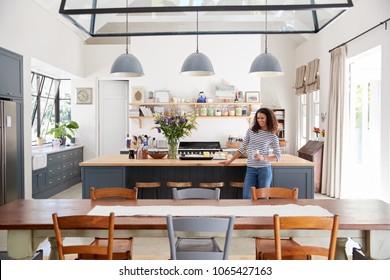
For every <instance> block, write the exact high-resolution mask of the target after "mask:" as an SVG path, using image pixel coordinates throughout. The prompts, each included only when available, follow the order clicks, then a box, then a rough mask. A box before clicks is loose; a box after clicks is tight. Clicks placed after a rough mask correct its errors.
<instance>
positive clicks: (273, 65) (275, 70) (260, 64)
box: [249, 1, 284, 77]
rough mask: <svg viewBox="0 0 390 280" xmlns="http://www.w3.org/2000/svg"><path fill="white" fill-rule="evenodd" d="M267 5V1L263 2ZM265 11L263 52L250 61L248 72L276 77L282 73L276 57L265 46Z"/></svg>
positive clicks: (259, 75)
mask: <svg viewBox="0 0 390 280" xmlns="http://www.w3.org/2000/svg"><path fill="white" fill-rule="evenodd" d="M265 4H266V5H267V1H266V2H265ZM267 20H268V18H267V11H265V53H262V54H260V55H258V56H257V57H256V58H255V60H254V61H253V62H252V65H251V68H250V70H249V74H250V75H251V76H257V77H278V76H282V75H284V72H283V68H282V65H281V64H280V62H279V61H278V59H277V58H276V57H275V56H274V55H272V54H270V53H269V52H268V46H267Z"/></svg>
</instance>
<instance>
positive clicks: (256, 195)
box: [251, 187, 307, 260]
mask: <svg viewBox="0 0 390 280" xmlns="http://www.w3.org/2000/svg"><path fill="white" fill-rule="evenodd" d="M251 190H252V201H255V200H257V199H263V198H282V199H298V189H297V188H294V189H287V188H278V187H272V188H256V187H252V188H251ZM281 242H282V247H289V246H299V244H298V243H297V242H295V241H294V240H293V239H292V238H291V237H290V238H286V239H283V240H282V241H281ZM255 245H256V260H274V259H275V258H276V256H275V241H274V238H271V237H270V238H266V237H256V239H255ZM298 259H299V257H298ZM304 259H307V258H306V257H305V258H304Z"/></svg>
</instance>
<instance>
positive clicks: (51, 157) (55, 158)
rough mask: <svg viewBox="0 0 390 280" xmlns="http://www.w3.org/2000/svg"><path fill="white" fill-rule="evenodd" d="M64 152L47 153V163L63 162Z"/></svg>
mask: <svg viewBox="0 0 390 280" xmlns="http://www.w3.org/2000/svg"><path fill="white" fill-rule="evenodd" d="M61 154H62V153H54V154H48V155H47V165H51V164H56V163H59V162H61V159H62V155H61Z"/></svg>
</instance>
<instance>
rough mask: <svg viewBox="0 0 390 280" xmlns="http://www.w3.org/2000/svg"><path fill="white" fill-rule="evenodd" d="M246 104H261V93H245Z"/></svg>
mask: <svg viewBox="0 0 390 280" xmlns="http://www.w3.org/2000/svg"><path fill="white" fill-rule="evenodd" d="M245 102H260V92H259V91H246V92H245Z"/></svg>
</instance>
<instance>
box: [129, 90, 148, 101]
mask: <svg viewBox="0 0 390 280" xmlns="http://www.w3.org/2000/svg"><path fill="white" fill-rule="evenodd" d="M144 95H145V89H144V88H143V87H133V89H132V96H131V100H132V102H134V103H142V102H143V101H144Z"/></svg>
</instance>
